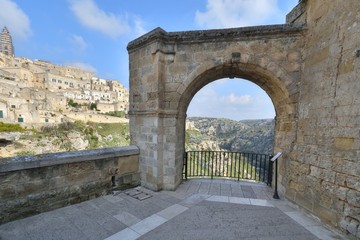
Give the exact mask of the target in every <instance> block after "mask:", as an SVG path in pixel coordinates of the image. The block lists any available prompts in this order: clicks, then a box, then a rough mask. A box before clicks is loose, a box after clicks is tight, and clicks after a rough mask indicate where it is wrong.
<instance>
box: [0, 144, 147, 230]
mask: <svg viewBox="0 0 360 240" xmlns="http://www.w3.org/2000/svg"><path fill="white" fill-rule="evenodd" d="M138 153H139V150H138V148H137V147H135V146H128V147H119V148H110V149H101V150H90V151H88V152H86V151H82V152H77V153H76V152H75V153H68V154H63V155H61V154H50V155H45V156H41V155H38V156H33V157H32V158H31V159H30V160H31V164H28V165H25V167H23V169H21V166H24V165H22V164H21V163H23V162H26V161H28V158H17V159H16V160H15V161H14V160H12V159H9V160H8V161H6V162H3V163H2V164H0V189H1V192H0V223H3V222H7V221H11V220H14V219H17V218H22V217H26V216H30V215H33V214H36V213H40V212H44V211H48V210H51V209H55V208H59V207H63V206H66V205H69V204H74V203H78V202H81V201H84V200H88V199H91V198H95V197H98V196H100V195H104V194H106V193H108V191H110V190H111V189H114V188H120V189H123V188H127V187H133V186H136V185H138V184H139V183H140V176H139V155H138ZM77 154H78V155H77ZM92 154H94V155H95V156H93V155H92ZM58 155H60V156H58ZM64 155H65V156H64ZM66 156H68V157H67V158H66ZM50 157H52V159H53V160H52V161H50V160H49V159H50ZM80 159H81V161H79V160H80ZM42 161H45V163H42ZM36 166H38V167H36ZM113 178H114V181H113Z"/></svg>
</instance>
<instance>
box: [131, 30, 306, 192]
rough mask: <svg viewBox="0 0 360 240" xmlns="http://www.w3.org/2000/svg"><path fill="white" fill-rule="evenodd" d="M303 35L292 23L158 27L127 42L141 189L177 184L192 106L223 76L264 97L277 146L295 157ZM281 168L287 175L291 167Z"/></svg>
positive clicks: (134, 140)
mask: <svg viewBox="0 0 360 240" xmlns="http://www.w3.org/2000/svg"><path fill="white" fill-rule="evenodd" d="M301 33H302V28H298V27H290V26H272V27H271V28H269V27H262V28H257V27H254V28H241V29H227V30H216V31H214V30H212V31H194V32H181V33H167V32H165V31H164V30H162V29H159V28H158V29H155V30H154V31H152V32H150V33H148V34H147V35H144V36H143V37H141V38H139V39H137V40H135V41H134V42H132V43H130V44H129V47H128V50H129V54H130V111H129V116H130V132H131V139H132V144H135V145H138V146H139V148H140V168H141V169H140V171H141V177H142V184H143V185H144V186H146V187H148V188H151V189H154V190H160V189H168V190H171V189H175V188H176V187H177V186H178V185H179V184H180V182H181V180H182V171H181V170H182V163H183V161H182V158H183V153H184V132H185V118H186V110H187V107H188V105H189V103H190V101H191V99H192V97H193V96H194V95H195V93H196V92H197V91H199V90H200V89H201V88H202V87H203V86H205V85H206V84H207V83H209V82H211V81H214V80H217V79H219V78H224V77H229V78H233V77H238V78H245V79H248V80H250V81H252V82H254V83H255V84H257V85H258V86H260V87H261V88H262V89H263V90H265V91H266V92H267V94H268V95H269V96H270V98H271V99H272V101H273V103H274V106H275V110H276V113H277V120H276V136H275V143H276V144H275V149H281V150H282V151H284V153H285V155H288V154H290V152H291V147H292V144H291V143H293V142H294V137H295V129H296V128H295V126H294V124H296V117H297V116H296V108H297V97H298V91H299V90H298V82H299V71H300V62H301V53H300V51H299V49H300V47H301V45H302V38H301ZM281 169H282V171H280V172H281V174H282V176H285V173H286V170H285V169H286V164H282V165H281Z"/></svg>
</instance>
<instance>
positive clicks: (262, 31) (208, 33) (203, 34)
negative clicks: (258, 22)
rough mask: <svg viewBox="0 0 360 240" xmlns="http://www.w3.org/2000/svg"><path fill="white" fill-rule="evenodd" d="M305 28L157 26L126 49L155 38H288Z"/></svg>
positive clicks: (189, 40)
mask: <svg viewBox="0 0 360 240" xmlns="http://www.w3.org/2000/svg"><path fill="white" fill-rule="evenodd" d="M305 29H306V28H305V26H303V25H296V24H278V25H265V26H253V27H241V28H228V29H212V30H198V31H180V32H166V31H165V30H164V29H162V28H160V27H158V28H155V29H154V30H152V31H150V32H148V33H146V34H145V35H143V36H141V37H139V38H137V39H135V40H133V41H131V42H130V43H129V44H128V46H127V49H128V51H129V52H130V51H132V50H135V49H136V48H139V47H141V46H144V45H146V44H147V43H150V42H153V41H155V40H162V41H166V42H176V43H180V42H181V43H201V42H212V41H218V40H219V39H221V40H222V41H225V40H227V39H228V40H230V41H234V40H239V39H248V38H264V37H266V38H269V36H274V37H275V36H276V37H279V36H281V35H282V36H284V37H287V38H288V37H289V35H290V34H299V33H301V32H302V31H303V30H305Z"/></svg>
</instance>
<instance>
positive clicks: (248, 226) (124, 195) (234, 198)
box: [0, 179, 346, 240]
mask: <svg viewBox="0 0 360 240" xmlns="http://www.w3.org/2000/svg"><path fill="white" fill-rule="evenodd" d="M272 195H273V192H272V190H271V189H270V188H268V187H267V186H266V185H262V184H257V183H249V182H235V181H226V180H207V179H192V180H188V181H185V182H184V183H182V184H181V185H180V186H179V188H178V189H177V190H176V191H161V192H152V191H149V190H147V189H144V188H142V187H138V188H135V189H131V190H127V191H122V192H114V193H113V194H112V195H107V196H103V197H100V198H96V199H93V200H89V201H86V202H82V203H79V204H76V205H72V206H68V207H64V208H61V209H57V210H54V211H51V212H46V213H42V214H39V215H36V216H33V217H29V218H25V219H22V220H18V221H13V222H9V223H6V224H3V225H0V239H1V240H6V239H16V240H22V239H31V240H35V239H36V240H38V239H44V240H45V239H46V240H47V239H54V240H58V239H76V240H78V239H94V240H95V239H107V240H117V239H119V240H120V239H121V240H127V239H128V240H131V239H156V240H162V239H163V240H165V239H166V240H168V239H199V240H200V239H207V240H208V239H269V240H270V239H277V240H278V239H280V240H281V239H304V240H305V239H306V240H311V239H346V238H344V237H342V236H340V235H338V234H337V233H335V232H333V231H330V230H329V229H327V228H325V227H324V226H323V225H322V224H321V223H320V222H319V221H318V220H317V219H315V218H313V217H311V216H309V215H306V214H305V213H303V212H301V211H300V210H299V209H298V208H297V207H296V206H295V205H293V204H291V203H289V202H287V201H283V200H274V199H272Z"/></svg>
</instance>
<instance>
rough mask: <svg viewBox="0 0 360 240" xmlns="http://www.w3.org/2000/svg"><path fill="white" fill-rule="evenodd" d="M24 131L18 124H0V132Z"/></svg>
mask: <svg viewBox="0 0 360 240" xmlns="http://www.w3.org/2000/svg"><path fill="white" fill-rule="evenodd" d="M23 131H25V129H24V128H22V127H21V126H20V125H19V124H12V123H3V122H0V132H23Z"/></svg>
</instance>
